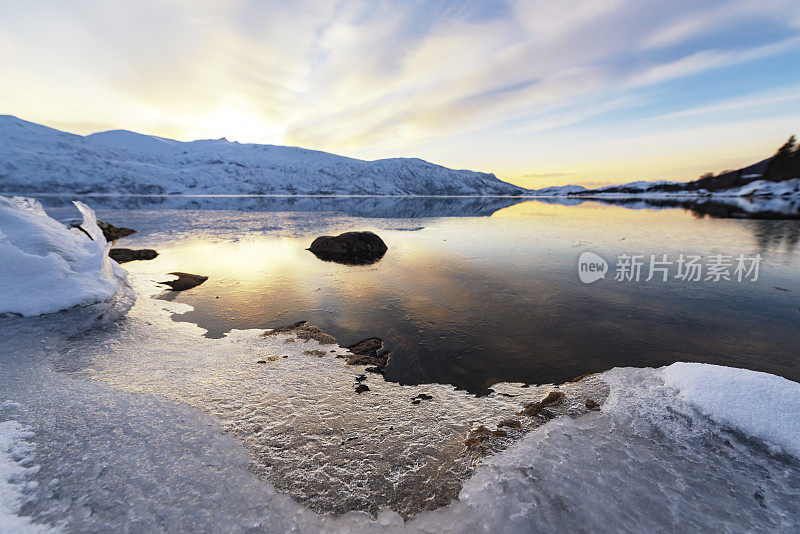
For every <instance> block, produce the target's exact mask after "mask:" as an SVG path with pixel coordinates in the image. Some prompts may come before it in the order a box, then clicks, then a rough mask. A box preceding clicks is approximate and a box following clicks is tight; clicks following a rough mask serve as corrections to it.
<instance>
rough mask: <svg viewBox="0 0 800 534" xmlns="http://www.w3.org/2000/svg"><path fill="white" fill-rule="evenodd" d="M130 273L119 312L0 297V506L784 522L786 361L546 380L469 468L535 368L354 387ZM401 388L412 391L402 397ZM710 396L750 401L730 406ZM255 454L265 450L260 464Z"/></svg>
mask: <svg viewBox="0 0 800 534" xmlns="http://www.w3.org/2000/svg"><path fill="white" fill-rule="evenodd" d="M132 278H133V279H132V280H131V283H132V284H133V286H134V287H135V289H136V292H137V295H138V297H139V299H138V302H137V303H136V304H135V305H134V306H133V308H131V310H130V311H129V312H128V314H127V317H126V318H125V319H124V320H121V321H117V322H114V323H110V324H109V323H106V324H97V323H96V322H95V323H92V321H93V320H94V319H95V316H96V315H95V313H93V312H92V310H90V309H88V308H73V309H71V310H68V311H66V312H61V313H58V314H53V315H45V316H40V317H30V318H17V317H5V318H0V330H1V331H2V332H3V336H2V337H0V365H2V367H3V371H4V373H3V376H2V377H0V391H2V392H3V393H2V395H3V397H2V398H0V406H2V407H3V408H2V409H0V424H4V425H6V426H8V427H9V429H11V430H15V432H9V433H7V435H9V436H11V438H10V439H11V441H10V442H9V443H10V444H11V445H9V449H8V450H11V448H12V447H22V449H24V450H26V451H28V452H26V455H25V456H26V458H25V460H24V462H25V463H24V464H20V465H23V467H25V468H31V469H32V470H29V471H26V475H25V476H24V477H20V476H19V470H18V469H17V468H14V466H12V470H10V471H3V477H4V478H3V480H2V482H3V483H7V484H10V486H11V493H9V494H10V495H12V496H13V495H18V496H20V495H22V496H24V499H23V500H14V502H13V503H12V505H11V506H7V507H6V508H5V509H3V513H4V517H3V519H2V520H4V521H14V522H15V523H12V524H15V525H17V524H21V525H28V524H29V523H30V524H31V525H33V526H32V527H31V528H35V527H37V526H39V525H51V526H55V527H61V528H63V529H64V530H66V531H105V530H112V529H121V528H134V529H141V530H151V531H164V530H167V529H178V530H225V531H231V532H238V531H247V530H257V531H266V532H272V531H286V530H290V529H293V528H294V529H297V530H299V531H301V532H316V531H321V530H323V531H336V532H340V531H341V532H346V531H360V532H363V531H392V530H406V531H422V532H464V531H478V532H517V531H521V530H527V531H530V530H544V529H551V528H552V529H555V528H561V529H564V528H566V529H570V530H581V529H593V528H594V529H596V528H597V525H603V526H604V527H605V528H608V529H609V530H634V529H638V530H670V529H671V530H675V529H687V528H689V529H697V530H703V529H705V530H707V529H712V528H714V529H717V530H726V529H727V530H739V529H747V528H750V529H773V530H792V529H793V528H796V527H797V526H798V522H800V519H798V517H797V515H796V498H797V492H798V488H800V462H799V461H798V458H797V457H792V456H790V455H791V454H797V452H796V451H797V445H798V443H799V442H800V431H799V430H798V428H797V424H796V421H797V418H796V417H795V416H794V415H793V414H795V413H796V410H797V406H798V405H800V402H798V388H800V385H798V384H797V383H795V382H790V381H788V380H784V379H780V378H779V377H775V376H773V375H765V374H763V373H754V372H752V371H745V370H740V369H730V368H722V367H717V366H708V365H701V364H674V365H672V366H669V367H667V368H661V369H651V368H644V369H634V368H625V369H613V370H610V371H606V372H605V373H602V374H601V375H598V376H595V377H592V378H590V379H586V381H585V382H584V381H581V382H577V383H575V384H563V385H561V386H560V388H559V389H561V390H562V391H564V392H565V393H566V397H567V400H566V401H565V402H564V405H563V406H562V407H561V408H559V409H563V411H562V412H560V414H561V415H560V416H559V417H556V418H554V419H552V420H550V421H549V422H547V423H545V424H543V425H541V426H536V425H530V426H528V427H526V428H525V430H528V431H529V432H527V434H525V435H524V436H519V435H513V436H511V437H512V438H513V439H510V440H508V441H506V442H502V443H498V445H500V446H498V447H495V449H496V450H497V449H503V448H505V447H507V448H505V450H501V451H500V452H497V453H496V454H494V455H492V456H489V457H485V458H484V459H483V460H482V462H481V465H480V466H479V467H478V468H477V469H475V470H472V467H471V466H470V465H469V464H464V463H462V462H461V460H460V459H463V457H462V456H459V455H458V454H461V453H460V451H459V449H458V447H463V439H464V437H465V433H466V431H467V430H468V429H469V428H470V426H471V425H474V424H485V425H487V426H489V427H490V428H495V425H496V424H497V423H498V421H500V420H501V418H505V417H509V416H512V417H513V416H514V414H515V413H516V411H517V410H519V408H520V407H521V405H523V404H524V403H525V402H527V401H530V400H533V401H535V400H539V399H541V398H542V397H544V396H545V395H546V394H547V392H549V391H551V390H552V389H553V387H552V386H543V387H530V388H523V387H521V385H519V384H500V385H497V386H496V387H495V390H496V391H497V393H496V394H494V395H490V396H489V397H482V398H476V397H472V396H469V395H467V394H465V393H464V392H459V391H456V390H454V389H453V388H451V387H449V386H441V385H436V384H428V385H424V386H400V385H397V384H394V383H388V382H383V381H381V380H373V379H369V382H368V383H369V385H370V387H371V388H372V391H371V392H370V394H369V395H357V394H355V393H354V392H353V390H352V383H351V381H352V379H353V377H354V376H355V375H357V374H359V373H360V372H361V371H362V370H363V369H361V368H360V367H347V366H345V364H344V362H343V360H341V359H337V358H336V357H335V355H334V354H331V353H330V352H329V351H330V350H331V349H332V350H336V351H341V350H342V349H341V347H336V346H331V345H319V344H318V343H317V342H316V341H309V342H308V343H302V342H299V341H298V340H295V341H294V342H291V343H286V341H287V339H289V336H286V335H284V336H270V337H269V338H263V337H261V336H260V333H261V332H260V331H255V330H247V331H245V330H238V331H234V332H232V333H230V334H229V335H228V336H226V337H225V338H223V339H218V340H217V339H206V338H203V337H202V336H201V334H202V330H201V329H200V328H198V327H197V326H195V325H192V324H188V323H176V322H173V321H172V320H171V313H173V312H174V311H176V310H178V309H181V308H184V309H185V308H186V306H185V305H181V304H176V303H168V302H165V301H161V300H156V299H153V298H150V297H151V296H152V295H153V294H154V293H157V292H158V288H157V287H156V285H155V284H154V282H153V279H154V276H150V275H140V276H136V277H132ZM122 309H124V308H122ZM122 309H120V311H122ZM87 327H88V329H86V330H84V329H85V328H87ZM78 332H81V335H80V336H76V335H75V334H76V333H78ZM308 349H320V350H325V351H326V353H327V355H326V356H324V357H318V356H316V355H312V354H305V352H306V351H308ZM281 354H283V355H287V356H288V357H287V358H280V357H278V358H275V359H274V360H273V359H270V358H269V356H278V355H281ZM261 359H264V360H266V361H268V363H266V364H258V363H257V361H258V360H261ZM721 385H722V386H724V388H723V387H721ZM604 388H610V393H609V395H608V398H607V399H605V394H604V393H603V394H602V395H600V394H601V392H602V390H603V389H604ZM419 393H430V394H431V396H432V397H433V399H431V400H428V401H425V402H424V403H422V404H420V405H419V406H414V405H411V404H410V399H411V398H412V397H414V396H415V395H417V394H419ZM503 394H506V395H517V396H514V397H507V396H505V395H503ZM586 395H592V397H593V398H596V399H598V400H601V401H603V406H602V410H601V411H600V412H589V411H587V410H586V409H585V408H584V409H581V401H582V400H583V399H585V398H586ZM599 395H600V396H599ZM731 398H735V399H738V398H741V399H758V400H759V401H760V402H759V403H748V402H744V401H742V402H740V403H739V404H735V405H734V406H735V407H740V409H736V410H733V411H731V410H732V408H731V406H729V405H730V404H731V403H729V402H727V401H728V400H729V399H731ZM793 410H794V411H793ZM9 421H15V423H9ZM529 422H531V421H528V420H526V419H524V418H523V424H527V423H529ZM793 423H794V425H793ZM9 425H12V426H13V428H11V427H10V426H9ZM754 425H755V426H754ZM3 428H5V427H3ZM390 429H391V430H390ZM236 436H238V438H237V437H236ZM351 438H354V439H351ZM762 439H766V440H767V442H768V443H765V442H764V441H762ZM25 443H28V444H29V445H25ZM443 451H444V453H445V454H444V455H442V453H443ZM0 452H2V451H0ZM456 453H457V454H456ZM259 455H263V459H265V460H267V461H268V462H269V464H263V463H262V464H261V465H262V466H266V467H265V468H264V469H261V470H259V469H258V468H257V467H255V468H254V466H257V465H258V461H259V458H260V456H259ZM0 456H2V455H1V454H0ZM17 456H19V455H17ZM13 461H14V462H17V460H13ZM254 461H255V462H254ZM443 462H444V464H443ZM447 462H450V463H447ZM436 465H445V466H446V467H447V469H446V470H445V471H444V472H438V473H437V472H436V471H435V470H430V466H436ZM33 466H37V467H36V468H35V469H34V468H33ZM426 466H428V467H426ZM451 468H452V469H453V470H461V471H460V473H462V475H459V476H456V477H452V474H453V473H452V472H451V471H450V469H451ZM253 469H255V470H256V471H258V472H260V473H261V474H262V475H264V476H263V477H258V476H257V475H256V474H254V472H253ZM7 472H8V473H11V474H10V475H8V476H6V473H7ZM464 473H466V474H468V475H469V476H468V477H467V478H463V474H464ZM267 480H271V481H275V482H274V483H273V482H268V481H267ZM382 480H384V481H387V482H389V485H388V486H381V485H380V484H381V481H382ZM293 481H297V482H299V483H298V484H297V485H295V486H292V484H293ZM462 481H464V483H463V487H461V489H460V491H459V490H458V489H456V491H455V493H454V494H453V496H454V497H455V496H456V495H457V496H458V498H457V499H456V500H453V501H452V502H451V503H450V504H447V503H446V501H445V502H444V503H441V504H437V505H436V506H437V507H438V509H437V510H434V511H424V510H425V508H424V507H423V508H419V507H418V508H407V509H406V510H407V511H408V510H417V512H415V513H411V514H410V515H412V516H413V517H412V518H411V519H409V520H407V521H405V522H403V520H402V518H401V516H400V515H398V514H397V513H396V512H392V511H389V510H387V509H386V507H385V506H384V507H378V508H377V509H375V511H376V512H377V518H376V519H373V518H371V517H370V516H369V515H368V514H365V513H360V512H350V513H346V514H344V515H326V514H319V513H315V512H314V511H313V510H312V508H318V509H323V510H335V508H333V507H332V506H333V504H332V503H337V502H341V501H342V496H343V495H349V496H351V497H352V498H355V499H356V500H355V501H353V503H356V507H360V508H362V509H369V505H370V504H374V503H375V502H377V501H379V500H380V499H381V498H383V497H385V496H386V495H390V492H391V491H397V492H398V493H397V495H398V496H399V497H398V500H397V502H406V501H403V499H404V498H405V497H404V496H405V495H412V496H413V495H421V496H423V497H431V498H436V495H437V494H436V493H435V492H436V491H437V490H438V489H439V488H440V487H441V486H442V484H443V483H445V482H446V483H447V484H453V483H457V484H458V485H459V486H460V484H461V482H462ZM403 484H407V486H406V487H405V489H404V486H403ZM276 485H278V486H280V487H281V492H279V491H277V490H276V489H275V486H276ZM720 488H723V489H724V490H723V491H721V490H720ZM18 490H19V491H18ZM429 491H433V493H427V492H429ZM315 494H316V495H318V497H304V496H309V495H311V496H313V495H315ZM289 495H292V496H294V497H295V500H293V499H292V498H291V497H290V496H289ZM438 495H439V496H441V494H438ZM13 499H17V497H13ZM314 499H316V500H314ZM371 500H372V501H371ZM23 501H24V502H23ZM297 501H305V502H306V503H307V506H304V505H302V504H299V503H298V502H297ZM120 503H125V504H124V505H121V504H120ZM349 505H350V504H348V506H349ZM414 506H418V505H416V504H414ZM439 506H441V507H439ZM793 512H795V513H794V514H793ZM31 522H32V523H31ZM0 524H1V523H0Z"/></svg>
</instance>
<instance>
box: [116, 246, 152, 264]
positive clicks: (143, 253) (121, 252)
mask: <svg viewBox="0 0 800 534" xmlns="http://www.w3.org/2000/svg"><path fill="white" fill-rule="evenodd" d="M156 256H158V252H156V251H155V250H153V249H150V248H142V249H138V250H134V249H131V248H112V249H111V250H109V251H108V257H109V258H111V259H112V260H114V261H115V262H117V263H125V262H129V261H137V260H153V259H155V258H156Z"/></svg>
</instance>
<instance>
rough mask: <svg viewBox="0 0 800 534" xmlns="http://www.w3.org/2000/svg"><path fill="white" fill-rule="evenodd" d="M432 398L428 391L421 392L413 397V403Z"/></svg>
mask: <svg viewBox="0 0 800 534" xmlns="http://www.w3.org/2000/svg"><path fill="white" fill-rule="evenodd" d="M432 398H433V397H432V396H431V395H428V394H427V393H420V394H419V395H417V396H416V397H414V398H413V399H411V404H419V403H420V401H424V400H431V399H432Z"/></svg>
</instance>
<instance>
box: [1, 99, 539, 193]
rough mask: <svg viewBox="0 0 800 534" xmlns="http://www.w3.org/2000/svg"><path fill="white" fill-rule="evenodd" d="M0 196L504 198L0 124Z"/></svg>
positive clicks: (123, 136)
mask: <svg viewBox="0 0 800 534" xmlns="http://www.w3.org/2000/svg"><path fill="white" fill-rule="evenodd" d="M0 139H2V142H0V192H6V193H17V194H32V193H81V194H86V193H104V194H128V195H130V194H149V195H153V194H195V195H199V194H228V195H230V194H289V195H294V194H338V195H513V194H520V193H523V192H525V191H526V190H525V189H522V188H520V187H516V186H513V185H511V184H508V183H506V182H503V181H500V180H498V179H497V178H496V177H495V176H494V175H493V174H488V173H481V172H473V171H467V170H453V169H448V168H446V167H441V166H439V165H434V164H432V163H428V162H427V161H423V160H421V159H414V158H394V159H382V160H376V161H362V160H358V159H352V158H346V157H342V156H337V155H334V154H329V153H326V152H318V151H314V150H305V149H302V148H295V147H286V146H273V145H256V144H239V143H236V142H233V143H232V142H229V141H227V140H225V139H217V140H201V141H192V142H188V143H187V142H181V141H174V140H171V139H164V138H161V137H155V136H148V135H142V134H137V133H134V132H129V131H124V130H118V131H110V132H101V133H96V134H92V135H88V136H80V135H74V134H70V133H66V132H61V131H58V130H53V129H51V128H47V127H45V126H41V125H38V124H34V123H30V122H26V121H23V120H20V119H17V118H16V117H12V116H9V115H0Z"/></svg>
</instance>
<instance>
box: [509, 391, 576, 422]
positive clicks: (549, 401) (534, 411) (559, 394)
mask: <svg viewBox="0 0 800 534" xmlns="http://www.w3.org/2000/svg"><path fill="white" fill-rule="evenodd" d="M564 397H565V395H564V392H563V391H551V392H550V393H548V394H547V396H546V397H545V398H544V399H542V400H540V401H538V402H531V403H530V404H527V405H526V406H525V408H523V409H522V411H521V412H519V414H518V415H530V416H533V415H543V416H545V417H551V416H552V415H553V414H552V412H550V411H549V410H546V409H545V406H555V405H557V404H561V401H563V400H564Z"/></svg>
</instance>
